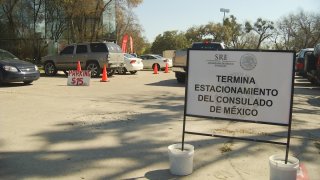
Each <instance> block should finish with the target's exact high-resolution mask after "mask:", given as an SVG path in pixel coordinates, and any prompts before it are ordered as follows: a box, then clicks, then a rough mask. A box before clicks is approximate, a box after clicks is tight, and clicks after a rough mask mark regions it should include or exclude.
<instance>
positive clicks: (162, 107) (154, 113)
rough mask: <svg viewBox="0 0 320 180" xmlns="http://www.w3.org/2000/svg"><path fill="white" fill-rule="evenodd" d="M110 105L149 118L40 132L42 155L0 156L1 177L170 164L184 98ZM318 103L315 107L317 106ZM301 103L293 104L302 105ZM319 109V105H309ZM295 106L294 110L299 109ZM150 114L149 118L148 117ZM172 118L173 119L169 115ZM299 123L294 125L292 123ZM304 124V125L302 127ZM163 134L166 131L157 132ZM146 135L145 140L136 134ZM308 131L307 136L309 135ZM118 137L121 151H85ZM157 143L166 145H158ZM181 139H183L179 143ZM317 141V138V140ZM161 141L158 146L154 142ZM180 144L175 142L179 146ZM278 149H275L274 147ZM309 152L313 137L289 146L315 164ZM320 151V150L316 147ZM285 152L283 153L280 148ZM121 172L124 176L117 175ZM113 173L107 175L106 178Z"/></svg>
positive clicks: (214, 142)
mask: <svg viewBox="0 0 320 180" xmlns="http://www.w3.org/2000/svg"><path fill="white" fill-rule="evenodd" d="M173 81H175V80H168V81H163V82H158V83H154V84H149V85H155V86H171V85H172V84H177V83H176V82H173ZM295 93H296V95H310V97H309V98H310V99H315V100H318V99H317V98H315V97H313V96H314V94H317V93H318V92H314V90H310V92H309V91H308V90H307V92H304V91H300V90H299V89H297V90H295ZM106 100H108V101H111V102H114V103H123V106H124V107H130V105H132V104H141V105H142V106H144V108H145V109H149V112H148V113H141V114H134V113H133V114H130V113H129V115H128V112H127V111H123V112H122V113H120V114H126V115H123V116H122V115H119V117H118V118H117V119H105V118H107V117H108V115H107V114H106V116H105V117H104V116H102V118H101V119H99V120H97V119H90V117H88V119H84V120H81V121H78V120H74V121H69V122H68V121H67V120H66V123H63V124H56V127H59V129H60V130H59V131H49V132H48V131H46V132H39V133H37V134H34V135H33V136H34V137H36V138H41V139H44V140H45V141H46V142H47V144H46V145H45V146H44V147H43V148H42V149H39V150H38V151H8V152H4V151H0V177H1V178H3V179H27V178H35V177H36V178H52V179H57V178H61V177H63V176H68V175H72V174H74V173H79V172H81V171H86V170H90V169H91V170H93V169H96V168H101V167H98V166H97V163H98V162H101V161H102V160H104V161H107V162H109V163H108V164H104V165H103V169H105V170H106V173H105V175H101V177H100V178H99V179H121V177H124V176H125V175H126V174H130V173H132V172H135V171H138V170H140V169H143V168H146V167H151V166H156V165H157V164H161V163H167V162H168V157H167V146H168V145H169V144H172V143H176V142H170V139H171V137H170V136H172V134H173V133H174V131H179V133H178V134H180V132H181V131H182V129H174V127H171V126H170V123H172V121H177V122H176V123H181V124H182V121H181V117H182V112H183V108H184V106H183V104H182V103H183V100H184V97H182V96H178V95H177V94H165V95H161V96H158V97H157V99H156V102H155V99H154V98H153V97H141V96H140V97H131V98H128V97H125V98H123V99H116V98H114V99H98V100H95V101H106ZM315 100H314V101H315ZM172 101H181V103H173V102H172ZM299 103H300V102H295V104H299ZM312 104H314V105H316V107H318V104H317V103H314V102H313V103H311V104H310V105H311V106H313V105H312ZM295 106H296V105H295ZM310 109H312V108H308V109H295V110H294V113H316V114H319V109H312V110H310ZM150 111H151V112H150ZM168 112H170V113H168ZM293 123H295V121H293ZM299 123H301V122H299ZM159 127H160V128H162V129H159ZM139 131H141V132H142V131H143V132H144V134H138V135H137V132H139ZM306 131H307V132H306ZM319 131H320V128H314V129H312V130H310V129H308V130H303V129H302V130H294V129H293V131H292V134H308V133H313V134H319ZM285 133H286V132H285V131H281V132H276V133H274V135H273V136H270V137H268V138H269V139H270V140H273V141H277V140H279V139H283V137H284V136H283V134H285ZM106 136H108V137H116V138H117V140H118V142H119V143H120V145H116V146H110V145H109V144H108V142H104V141H102V142H101V143H103V144H104V145H101V146H100V147H86V146H85V144H86V142H88V141H90V140H94V139H97V138H102V139H103V137H106ZM159 137H161V139H162V140H160V141H159V139H158V138H159ZM260 137H261V136H260V135H258V134H257V135H255V134H252V135H251V136H249V137H248V138H252V139H259V138H260ZM179 138H180V137H179ZM318 138H319V137H318ZM156 139H157V140H156ZM179 141H180V139H177V142H179ZM75 142H81V143H83V145H84V146H83V147H82V148H77V149H67V150H48V149H49V148H50V147H53V146H56V145H59V144H61V143H66V144H68V143H70V144H72V143H75ZM225 142H230V140H227V139H221V138H207V139H206V138H203V139H202V140H197V141H188V143H190V144H193V145H194V146H195V148H196V149H197V148H208V149H218V147H220V146H221V144H224V143H225ZM259 144H260V143H256V142H246V143H245V146H243V147H241V148H239V149H233V150H231V151H230V152H225V153H223V154H221V155H220V156H208V157H207V160H206V161H205V162H198V163H197V164H196V166H195V170H196V169H198V168H203V167H206V166H209V165H212V164H214V163H217V162H220V161H225V160H226V159H228V158H229V157H230V156H245V155H246V154H250V155H251V156H255V154H258V153H262V152H264V151H266V150H264V149H260V150H259V151H255V150H252V149H253V148H252V147H255V146H259ZM275 146H276V145H275ZM309 146H315V142H314V141H313V140H310V139H309V137H302V138H301V143H300V144H299V145H296V146H294V145H293V146H291V149H290V150H291V151H292V152H293V154H296V155H297V156H298V158H299V159H300V160H302V161H308V162H312V161H313V160H314V158H313V157H312V155H310V154H308V155H304V153H303V152H305V151H307V148H308V147H309ZM317 146H319V144H317ZM279 148H280V149H283V150H285V147H282V146H281V147H279ZM123 159H127V160H130V161H131V162H134V163H133V165H130V166H125V167H122V168H118V170H117V171H113V169H115V167H114V163H115V162H117V161H121V160H123ZM119 169H120V170H119ZM108 171H109V172H108ZM138 178H146V179H150V180H153V179H175V178H177V177H176V176H173V175H171V174H170V173H169V171H168V169H164V168H160V169H154V170H150V171H148V172H145V173H144V174H141V177H130V178H128V179H138ZM78 179H88V178H86V176H85V175H83V176H81V177H78Z"/></svg>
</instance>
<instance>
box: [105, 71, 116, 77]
mask: <svg viewBox="0 0 320 180" xmlns="http://www.w3.org/2000/svg"><path fill="white" fill-rule="evenodd" d="M114 73H115V70H114V69H110V70H107V75H108V77H111V76H113V75H114Z"/></svg>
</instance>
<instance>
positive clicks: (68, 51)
mask: <svg viewBox="0 0 320 180" xmlns="http://www.w3.org/2000/svg"><path fill="white" fill-rule="evenodd" d="M73 50H74V46H67V47H65V48H64V49H63V50H62V51H61V52H60V54H61V55H65V54H73Z"/></svg>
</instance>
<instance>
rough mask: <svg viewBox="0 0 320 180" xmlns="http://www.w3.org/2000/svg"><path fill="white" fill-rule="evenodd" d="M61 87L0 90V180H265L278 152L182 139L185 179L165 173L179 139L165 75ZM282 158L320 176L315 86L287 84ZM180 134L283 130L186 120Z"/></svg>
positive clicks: (44, 82)
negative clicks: (187, 158)
mask: <svg viewBox="0 0 320 180" xmlns="http://www.w3.org/2000/svg"><path fill="white" fill-rule="evenodd" d="M109 79H110V82H100V79H91V84H90V86H86V87H72V86H67V85H66V84H67V78H66V77H65V76H64V75H62V74H61V75H60V76H57V77H41V78H40V79H39V80H38V81H35V82H34V83H33V84H32V85H29V86H23V85H22V84H11V85H6V86H1V87H0V99H1V104H0V179H72V180H74V179H219V180H220V179H225V180H238V179H243V180H250V179H252V180H253V179H257V178H258V179H269V164H268V163H269V162H268V157H269V156H271V155H273V154H284V153H285V147H284V146H279V145H270V144H263V143H256V142H247V141H235V140H228V139H221V138H211V137H203V136H191V135H186V142H187V143H190V144H192V145H194V146H195V149H196V152H195V157H194V158H195V159H194V172H193V173H192V174H191V175H189V176H186V177H183V178H181V177H177V176H173V175H171V174H170V172H169V170H168V168H169V161H168V153H167V147H168V146H169V145H171V144H173V143H176V142H180V141H181V137H182V136H181V135H182V119H183V108H184V85H181V84H178V83H177V82H176V80H175V78H174V73H172V72H171V73H163V72H162V71H161V72H160V73H159V74H157V75H155V74H153V72H152V71H141V72H138V74H137V75H129V74H127V75H115V76H114V77H111V78H110V77H109ZM293 113H294V114H293V124H292V138H291V147H290V155H294V156H296V157H298V159H299V160H300V162H301V163H303V164H304V165H305V167H306V169H307V171H308V176H309V178H310V180H316V179H317V178H319V177H320V171H319V169H320V163H319V162H320V140H319V139H320V88H319V87H313V86H311V85H310V84H309V83H308V82H307V81H306V80H304V79H301V78H299V77H298V78H297V79H296V86H295V96H294V109H293ZM187 128H189V129H192V130H198V131H208V132H209V131H212V130H215V131H216V132H219V133H224V134H227V135H241V136H242V135H243V136H248V137H258V138H259V137H260V136H261V134H267V137H266V138H267V139H272V140H277V141H278V140H281V141H282V140H284V138H283V137H284V136H285V131H286V129H285V128H283V127H276V126H268V125H257V124H248V123H239V122H229V121H216V120H208V119H196V118H188V122H187Z"/></svg>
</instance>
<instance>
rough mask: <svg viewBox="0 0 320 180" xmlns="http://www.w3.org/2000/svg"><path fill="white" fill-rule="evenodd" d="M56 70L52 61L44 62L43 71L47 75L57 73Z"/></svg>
mask: <svg viewBox="0 0 320 180" xmlns="http://www.w3.org/2000/svg"><path fill="white" fill-rule="evenodd" d="M57 72H58V70H57V68H56V66H55V65H54V63H53V62H51V61H49V62H46V63H45V64H44V73H45V74H46V75H47V76H54V75H56V74H57Z"/></svg>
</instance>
